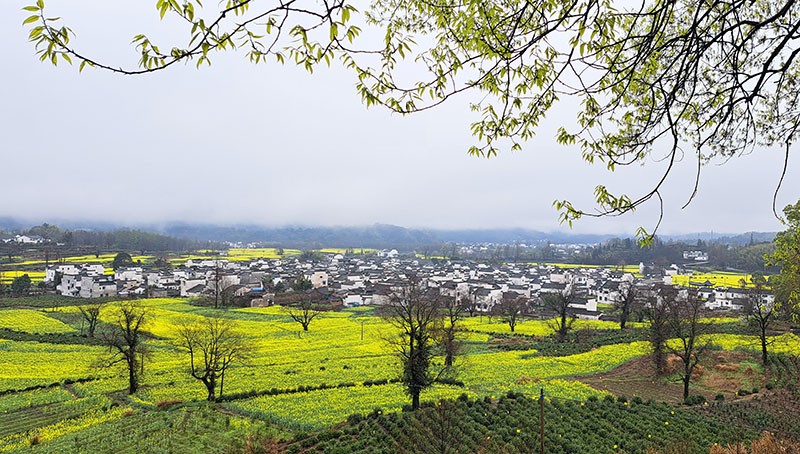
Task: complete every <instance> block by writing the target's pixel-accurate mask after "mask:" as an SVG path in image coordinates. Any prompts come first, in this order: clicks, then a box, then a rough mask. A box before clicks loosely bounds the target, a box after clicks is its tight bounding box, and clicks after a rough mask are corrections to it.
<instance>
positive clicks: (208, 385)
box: [203, 376, 217, 402]
mask: <svg viewBox="0 0 800 454" xmlns="http://www.w3.org/2000/svg"><path fill="white" fill-rule="evenodd" d="M203 384H204V385H206V389H207V390H208V401H209V402H214V401H215V400H217V396H216V395H215V394H214V390H215V388H216V387H217V386H216V385H217V384H216V383H215V381H214V377H213V376H212V377H209V378H208V379H206V380H203Z"/></svg>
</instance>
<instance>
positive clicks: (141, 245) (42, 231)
mask: <svg viewBox="0 0 800 454" xmlns="http://www.w3.org/2000/svg"><path fill="white" fill-rule="evenodd" d="M14 235H25V236H28V237H32V238H39V237H41V238H42V239H44V240H45V241H46V244H57V245H63V246H66V247H69V248H98V249H103V250H112V249H116V250H131V251H134V250H137V251H151V252H159V251H190V250H196V249H201V248H210V247H218V246H219V244H218V243H214V242H210V241H198V240H191V239H185V238H178V237H175V236H169V235H164V234H161V233H154V232H149V231H145V230H137V229H114V230H88V229H75V230H70V229H64V228H61V227H59V226H56V225H52V224H47V223H44V224H41V225H37V226H34V227H31V228H27V229H26V228H22V229H14V230H11V229H8V230H5V231H3V232H1V233H0V238H3V237H6V238H12V237H14ZM2 244H4V243H0V245H2ZM14 245H16V243H14V242H11V243H8V244H6V247H13V246H14Z"/></svg>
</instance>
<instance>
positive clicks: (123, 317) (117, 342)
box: [98, 303, 147, 394]
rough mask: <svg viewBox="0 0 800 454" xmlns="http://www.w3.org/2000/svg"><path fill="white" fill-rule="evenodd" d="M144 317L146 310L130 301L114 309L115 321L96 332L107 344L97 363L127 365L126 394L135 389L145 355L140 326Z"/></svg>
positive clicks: (143, 322)
mask: <svg viewBox="0 0 800 454" xmlns="http://www.w3.org/2000/svg"><path fill="white" fill-rule="evenodd" d="M146 319H147V311H146V309H144V308H143V307H140V306H138V305H136V304H133V303H127V304H123V305H122V306H120V307H119V309H117V314H116V321H115V322H114V323H113V324H111V327H110V328H109V329H108V330H104V331H102V332H101V333H100V335H99V336H98V337H99V338H100V339H101V340H102V341H103V343H104V344H105V345H106V346H108V350H109V354H110V356H109V357H108V358H103V359H101V362H100V364H101V366H103V367H111V366H113V365H115V364H120V363H122V364H125V366H126V368H127V369H128V394H133V393H135V392H136V390H137V389H139V381H140V379H141V376H142V374H143V373H144V365H143V364H144V363H143V362H142V360H143V358H144V355H145V348H144V344H143V333H142V327H143V326H144V324H145V321H146Z"/></svg>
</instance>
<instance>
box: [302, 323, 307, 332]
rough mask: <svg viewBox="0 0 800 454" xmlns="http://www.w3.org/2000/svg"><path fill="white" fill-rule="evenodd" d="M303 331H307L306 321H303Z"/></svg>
mask: <svg viewBox="0 0 800 454" xmlns="http://www.w3.org/2000/svg"><path fill="white" fill-rule="evenodd" d="M303 331H308V323H303Z"/></svg>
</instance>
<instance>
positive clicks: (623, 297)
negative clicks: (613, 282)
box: [614, 281, 639, 329]
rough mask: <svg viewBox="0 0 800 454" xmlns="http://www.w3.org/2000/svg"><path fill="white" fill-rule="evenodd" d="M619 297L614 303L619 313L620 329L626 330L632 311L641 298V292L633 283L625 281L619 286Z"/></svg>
mask: <svg viewBox="0 0 800 454" xmlns="http://www.w3.org/2000/svg"><path fill="white" fill-rule="evenodd" d="M618 291H619V297H617V299H616V300H615V301H614V309H615V310H616V311H617V312H618V313H619V328H620V329H625V326H626V325H627V324H628V319H629V318H630V316H631V310H632V309H633V307H634V305H635V304H636V301H637V298H639V292H638V290H637V289H636V285H634V283H633V282H632V281H630V282H629V281H623V282H621V283H620V284H619V288H618Z"/></svg>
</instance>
